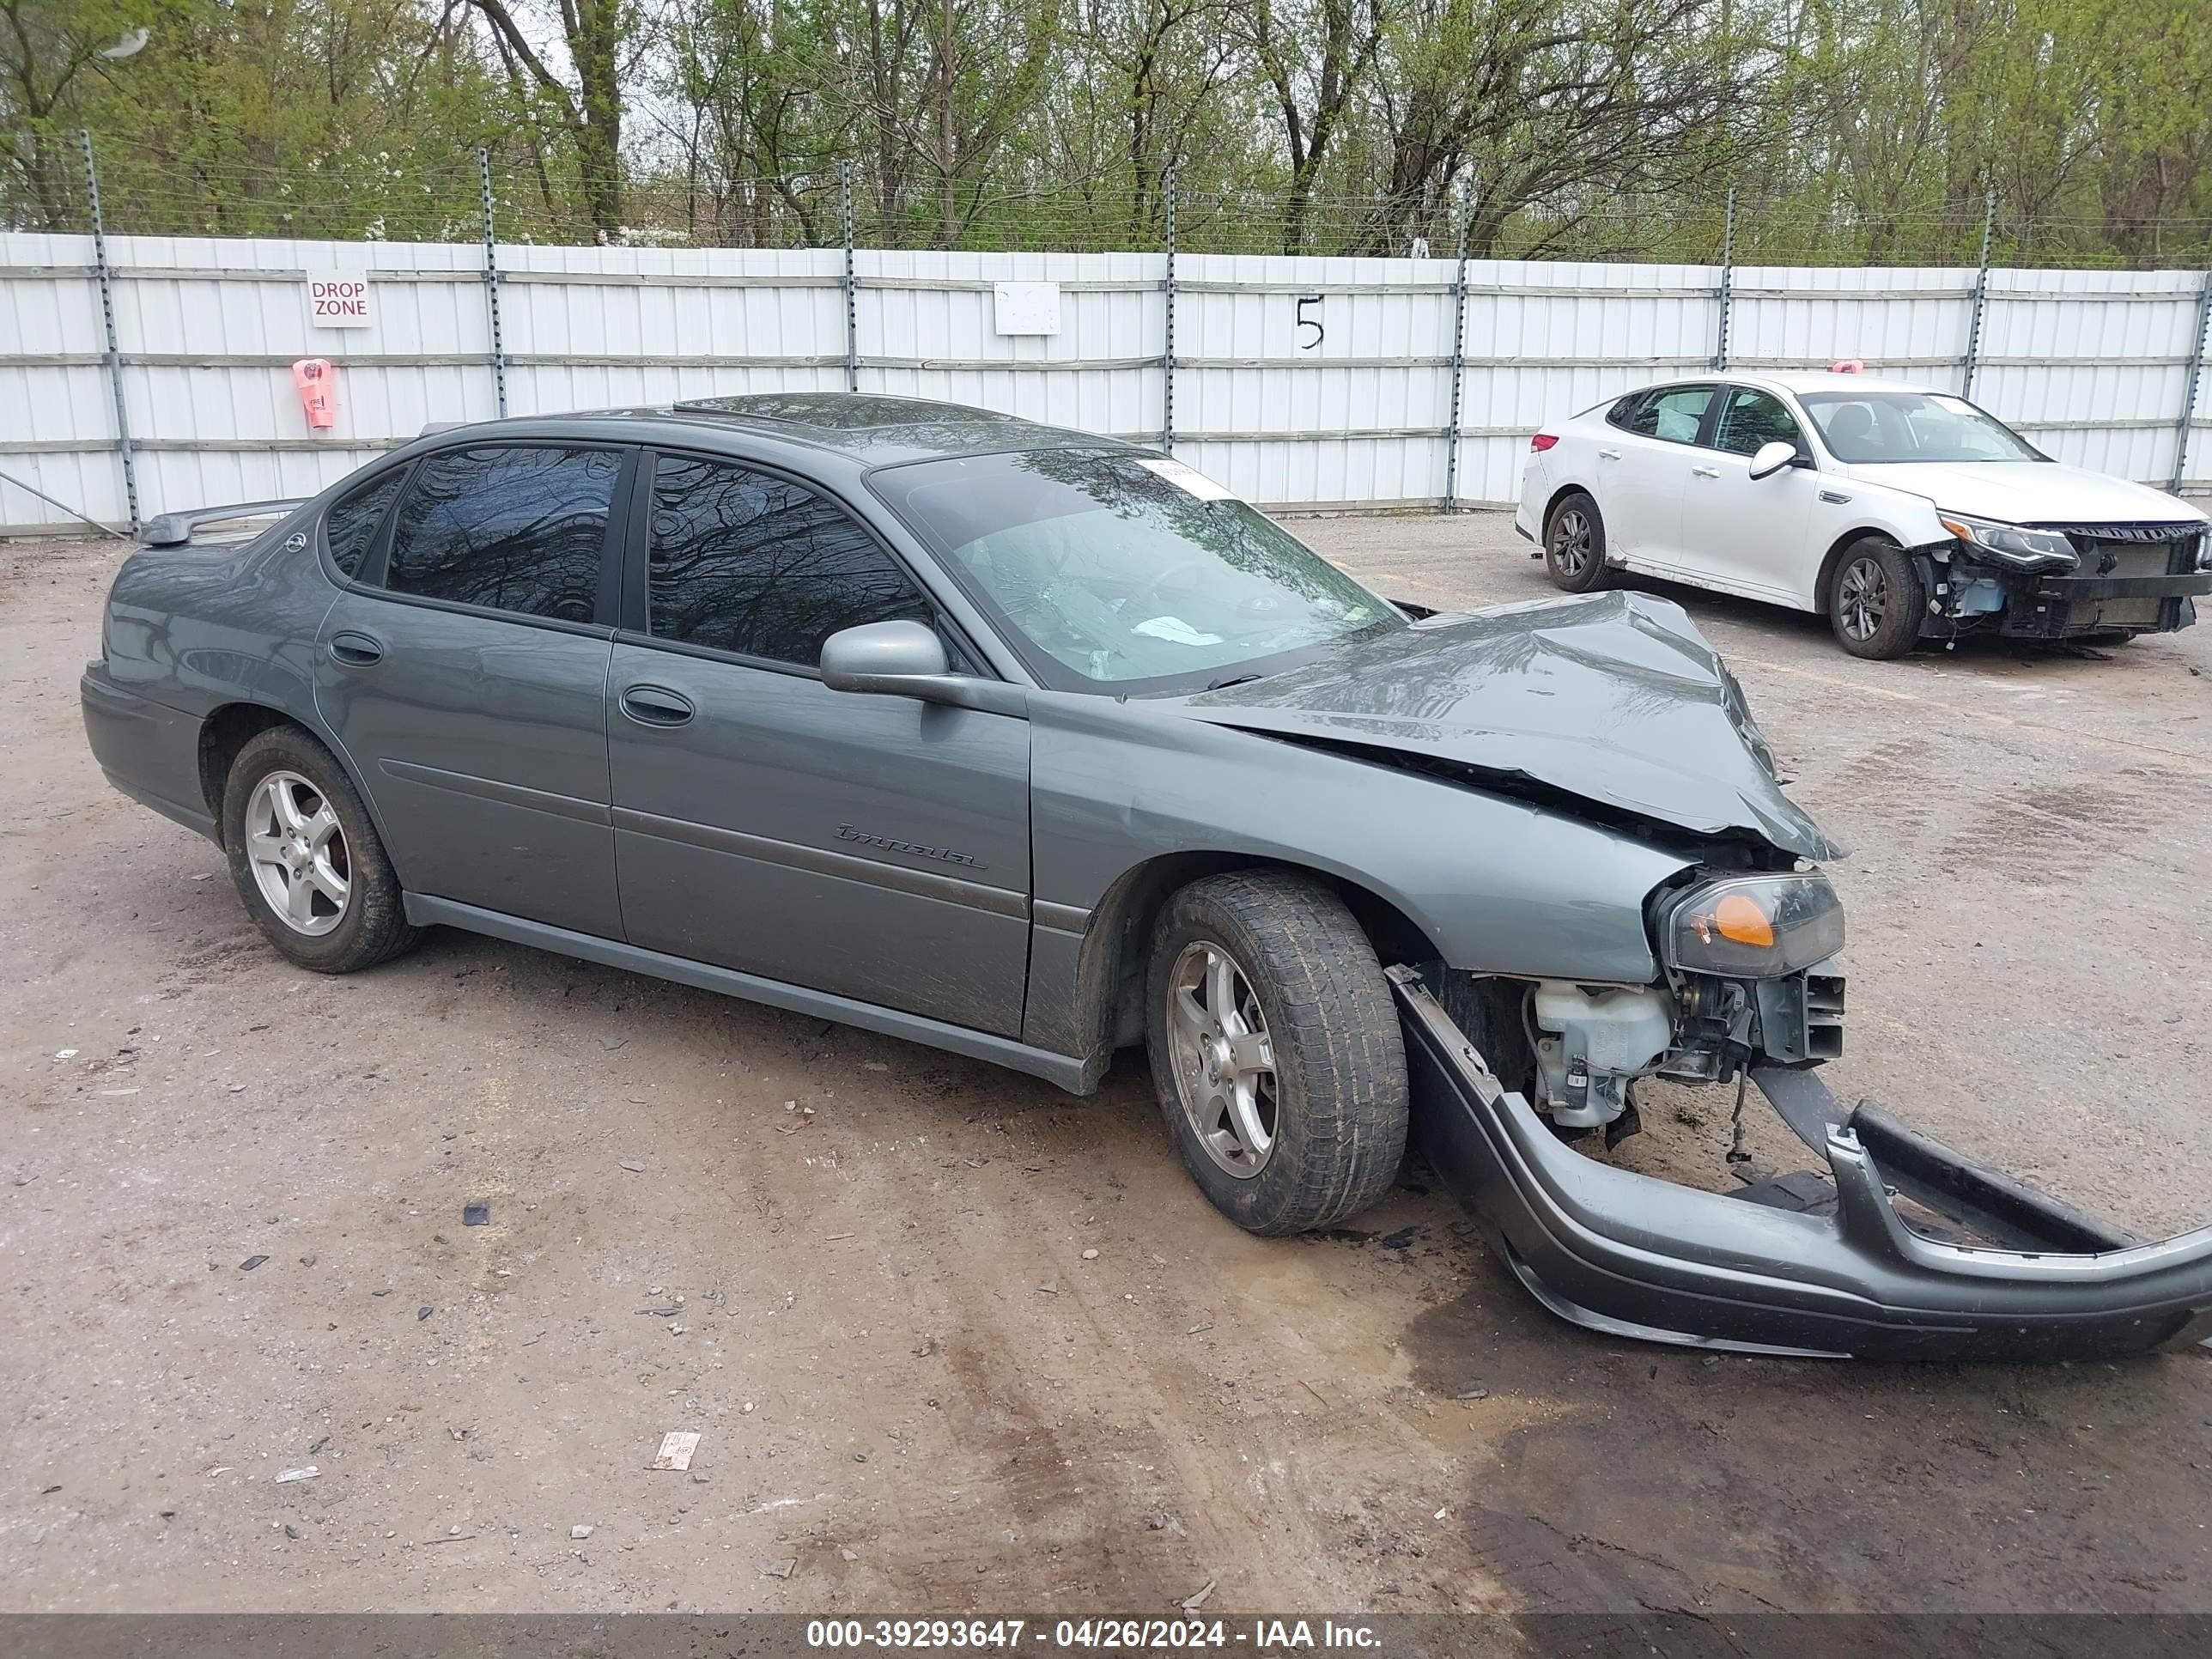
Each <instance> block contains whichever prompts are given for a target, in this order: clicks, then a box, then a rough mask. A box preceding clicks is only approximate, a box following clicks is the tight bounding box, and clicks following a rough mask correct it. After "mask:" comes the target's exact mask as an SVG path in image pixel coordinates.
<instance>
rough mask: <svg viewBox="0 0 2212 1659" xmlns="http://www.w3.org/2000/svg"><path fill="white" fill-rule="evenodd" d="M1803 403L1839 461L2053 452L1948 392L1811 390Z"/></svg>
mask: <svg viewBox="0 0 2212 1659" xmlns="http://www.w3.org/2000/svg"><path fill="white" fill-rule="evenodd" d="M1798 401H1799V402H1801V403H1802V404H1804V405H1805V412H1806V413H1807V414H1808V415H1810V416H1812V417H1813V424H1814V426H1817V427H1819V428H1820V436H1821V438H1822V439H1823V440H1825V441H1826V443H1827V446H1828V447H1829V448H1830V449H1831V450H1832V451H1834V452H1835V456H1836V459H1838V460H1839V461H1848V462H1850V463H1852V464H1853V465H1878V464H1880V463H1881V462H1885V461H2041V460H2048V459H2050V457H2048V456H2046V455H2045V454H2044V453H2042V452H2041V451H2040V450H2039V449H2037V448H2036V447H2034V446H2033V444H2031V443H2029V442H2028V441H2027V439H2025V438H2023V437H2021V435H2019V434H2018V433H2016V432H2015V431H2013V430H2012V428H2009V427H2008V426H2006V425H2004V424H2003V423H2002V422H1999V421H1996V420H1993V419H1991V418H1990V416H1987V415H1984V413H1982V411H1981V410H1978V409H1977V408H1975V407H1974V406H1973V404H1970V403H1968V402H1967V401H1966V399H1965V398H1954V397H1953V396H1951V395H1950V393H1948V392H1805V393H1803V394H1802V395H1801V397H1800V398H1799V399H1798Z"/></svg>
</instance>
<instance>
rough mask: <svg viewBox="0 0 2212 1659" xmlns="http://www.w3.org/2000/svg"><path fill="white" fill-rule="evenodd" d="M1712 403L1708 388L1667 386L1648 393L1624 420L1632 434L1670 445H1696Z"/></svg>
mask: <svg viewBox="0 0 2212 1659" xmlns="http://www.w3.org/2000/svg"><path fill="white" fill-rule="evenodd" d="M1712 400H1713V389H1712V387H1711V386H1669V387H1668V389H1667V390H1666V391H1664V392H1651V393H1650V394H1649V395H1648V396H1646V398H1644V402H1643V403H1642V404H1640V405H1639V406H1638V409H1637V410H1636V412H1635V414H1633V415H1632V416H1630V417H1629V419H1628V421H1627V423H1626V424H1627V427H1628V429H1629V430H1630V431H1631V432H1633V433H1637V434H1638V435H1641V436H1643V437H1646V438H1663V439H1665V440H1666V441H1668V442H1669V443H1677V444H1687V443H1695V442H1696V441H1697V439H1698V428H1699V425H1700V424H1701V423H1703V422H1704V420H1705V405H1706V404H1710V403H1711V402H1712Z"/></svg>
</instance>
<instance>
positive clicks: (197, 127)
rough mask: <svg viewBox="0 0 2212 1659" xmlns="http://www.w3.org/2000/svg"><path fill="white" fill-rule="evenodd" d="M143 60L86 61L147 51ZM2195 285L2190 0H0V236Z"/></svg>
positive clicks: (2199, 194) (2200, 143) (2200, 228)
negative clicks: (486, 228)
mask: <svg viewBox="0 0 2212 1659" xmlns="http://www.w3.org/2000/svg"><path fill="white" fill-rule="evenodd" d="M139 28H145V29H147V30H149V40H148V43H147V45H146V46H145V48H144V49H143V51H141V52H137V54H136V55H133V56H126V57H123V58H107V57H103V56H102V55H101V51H102V48H103V47H106V46H112V45H114V44H115V43H116V42H117V41H118V40H121V39H124V38H125V37H127V36H129V35H130V34H131V32H132V31H134V30H137V29H139ZM80 127H82V128H88V129H89V130H90V131H92V132H93V133H94V138H95V142H96V143H97V145H98V149H99V155H100V177H101V182H102V185H103V194H104V197H105V201H106V211H107V217H108V221H109V223H110V224H111V226H112V228H116V229H118V230H134V231H149V232H172V233H179V232H181V233H203V234H313V235H327V236H343V237H352V236H388V237H410V238H442V237H463V236H473V235H475V234H478V232H479V228H480V226H479V220H478V216H477V215H478V205H479V179H478V173H477V164H476V151H477V148H478V147H479V146H483V147H484V148H485V149H489V152H490V153H491V155H492V158H493V168H492V171H493V182H494V191H495V198H496V210H497V215H498V219H499V223H500V229H501V235H502V236H503V237H507V238H509V239H529V240H548V241H552V240H560V241H574V240H592V239H600V240H631V241H668V242H676V243H708V244H712V243H729V244H772V245H784V246H803V245H817V246H818V245H823V244H826V243H831V242H834V241H836V240H837V238H838V235H839V216H840V197H839V188H838V167H839V164H840V163H841V162H849V163H850V164H851V166H852V168H853V179H854V188H853V206H854V216H855V220H856V228H857V234H858V236H859V238H860V240H861V241H862V242H863V243H865V244H870V245H876V246H957V247H968V248H988V247H1066V248H1075V249H1082V248H1143V247H1152V246H1158V245H1159V244H1160V241H1161V239H1162V238H1163V236H1164V234H1165V229H1166V225H1165V218H1166V205H1167V204H1166V197H1167V193H1168V192H1167V189H1166V181H1167V179H1168V177H1169V175H1170V173H1172V174H1173V175H1174V178H1175V179H1176V191H1175V197H1176V217H1177V240H1178V242H1179V245H1181V246H1186V247H1192V248H1209V249H1221V250H1225V251H1253V252H1278V251H1301V250H1303V251H1307V252H1362V253H1383V252H1395V253H1405V252H1411V251H1413V250H1415V249H1416V248H1419V247H1422V246H1425V247H1426V248H1427V250H1428V251H1429V252H1431V253H1432V254H1436V255H1438V256H1445V255H1449V253H1450V252H1451V251H1452V249H1453V247H1454V246H1455V243H1456V241H1457V240H1458V238H1459V236H1460V234H1461V231H1462V226H1464V228H1465V234H1466V235H1467V238H1468V246H1470V248H1471V250H1472V251H1473V252H1476V253H1478V254H1498V255H1527V256H1530V257H1539V258H1542V257H1568V256H1571V257H1579V258H1652V259H1680V260H1689V261H1709V260H1711V259H1713V258H1717V256H1718V254H1719V252H1720V247H1721V242H1722V240H1723V221H1724V218H1725V203H1726V201H1727V199H1728V197H1729V192H1730V191H1734V192H1735V199H1736V202H1737V205H1738V214H1737V221H1736V244H1735V253H1736V256H1737V258H1738V259H1739V261H1740V262H1743V263H1758V262H1767V263H1783V262H1790V263H1796V262H1803V261H1808V260H1812V261H1821V260H1832V261H1847V262H1870V263H1945V264H1955V263H1959V262H1960V261H1972V259H1973V258H1975V257H1976V256H1977V254H1978V250H1979V247H1980V244H1981V240H1982V236H1983V234H1984V199H1985V197H1986V198H1993V200H1994V203H1995V222H1994V228H1993V237H1992V240H1993V246H1994V252H1995V254H1996V258H1999V259H2000V260H2008V261H2014V262H2019V263H2028V264H2056V263H2109V264H2166V265H2179V264H2193V263H2198V262H2202V261H2203V260H2205V259H2206V258H2208V257H2212V166H2208V158H2212V29H2208V28H2207V27H2204V12H2203V0H2140V3H2138V4H2136V5H2135V6H2133V7H2130V8H2128V9H2117V8H2114V7H2112V5H2111V4H2110V3H2109V0H0V222H8V223H14V224H18V225H24V226H31V227H52V228H69V227H71V226H75V225H80V224H82V222H84V217H85V203H84V200H83V190H82V157H81V155H79V153H78V152H77V150H76V146H75V142H74V137H73V135H74V132H75V131H76V129H78V128H80Z"/></svg>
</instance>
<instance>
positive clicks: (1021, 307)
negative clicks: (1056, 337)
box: [991, 283, 1060, 334]
mask: <svg viewBox="0 0 2212 1659" xmlns="http://www.w3.org/2000/svg"><path fill="white" fill-rule="evenodd" d="M991 292H992V294H993V295H994V296H996V298H997V301H998V313H999V332H1000V333H1001V334H1057V333H1059V332H1060V284H1059V283H992V284H991Z"/></svg>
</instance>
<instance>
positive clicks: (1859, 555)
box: [1825, 536, 1928, 660]
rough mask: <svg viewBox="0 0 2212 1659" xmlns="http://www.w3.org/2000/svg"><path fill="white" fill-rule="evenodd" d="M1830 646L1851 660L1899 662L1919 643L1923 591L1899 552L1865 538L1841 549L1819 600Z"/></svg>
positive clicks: (1890, 544) (1875, 539) (1895, 547)
mask: <svg viewBox="0 0 2212 1659" xmlns="http://www.w3.org/2000/svg"><path fill="white" fill-rule="evenodd" d="M1825 606H1826V611H1827V613H1828V627H1829V629H1831V631H1832V632H1833V633H1834V635H1835V636H1836V643H1837V644H1838V645H1840V646H1842V647H1844V650H1846V651H1848V652H1850V653H1851V655H1853V656H1854V657H1869V658H1873V659H1877V660H1887V659H1891V658H1895V657H1901V656H1903V655H1905V653H1906V652H1908V651H1910V650H1911V649H1912V647H1913V646H1914V645H1916V644H1917V643H1918V641H1919V639H1920V618H1921V617H1922V616H1923V614H1925V613H1926V611H1927V609H1928V590H1927V587H1926V586H1925V585H1924V584H1923V583H1922V581H1921V580H1920V573H1919V571H1918V570H1917V569H1915V568H1913V563H1912V561H1911V559H1909V558H1907V557H1906V556H1905V550H1904V549H1903V548H1900V547H1899V546H1898V545H1897V544H1895V543H1894V542H1886V541H1883V540H1881V538H1878V537H1874V536H1867V537H1863V538H1860V539H1859V540H1857V541H1855V542H1853V543H1852V544H1850V546H1849V547H1847V548H1845V549H1844V550H1843V552H1842V553H1841V554H1840V555H1839V556H1838V558H1837V560H1836V566H1835V569H1834V571H1833V572H1832V573H1831V574H1830V575H1829V578H1828V592H1827V594H1826V599H1825Z"/></svg>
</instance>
